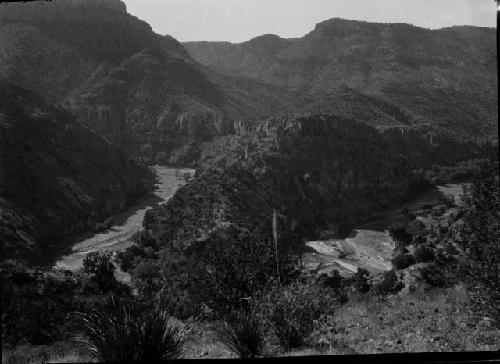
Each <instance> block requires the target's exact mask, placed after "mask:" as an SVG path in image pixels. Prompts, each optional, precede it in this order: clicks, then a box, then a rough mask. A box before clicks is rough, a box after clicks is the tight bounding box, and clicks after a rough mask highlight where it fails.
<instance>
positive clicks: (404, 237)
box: [389, 224, 413, 245]
mask: <svg viewBox="0 0 500 364" xmlns="http://www.w3.org/2000/svg"><path fill="white" fill-rule="evenodd" d="M389 235H390V236H391V238H392V239H393V240H394V241H396V242H400V243H401V244H402V245H408V244H410V243H411V240H412V238H413V236H412V235H411V234H410V233H409V232H408V230H407V226H406V225H405V224H394V225H391V226H390V227H389Z"/></svg>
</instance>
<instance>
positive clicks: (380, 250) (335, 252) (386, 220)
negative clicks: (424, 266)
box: [304, 184, 466, 277]
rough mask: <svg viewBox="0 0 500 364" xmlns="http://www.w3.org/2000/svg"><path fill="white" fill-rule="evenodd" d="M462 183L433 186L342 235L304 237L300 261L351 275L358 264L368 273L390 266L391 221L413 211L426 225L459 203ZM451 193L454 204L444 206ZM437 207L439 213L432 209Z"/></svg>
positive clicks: (319, 269) (321, 269)
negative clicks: (305, 250)
mask: <svg viewBox="0 0 500 364" xmlns="http://www.w3.org/2000/svg"><path fill="white" fill-rule="evenodd" d="M464 186H466V184H447V185H443V186H436V187H435V188H432V189H431V190H429V191H427V192H426V193H424V194H422V195H420V196H417V197H416V198H415V199H414V200H413V201H409V202H408V203H406V204H404V205H402V206H401V207H399V208H396V209H391V210H388V211H386V212H383V213H381V214H376V215H374V216H372V217H371V218H370V219H368V220H366V221H365V222H364V223H361V224H360V225H358V226H356V227H354V229H353V230H352V233H351V235H349V236H348V237H347V238H345V239H329V240H317V241H308V242H306V246H307V247H308V248H310V251H309V252H307V253H305V254H304V264H305V265H306V267H308V268H309V269H310V270H312V271H315V272H317V273H318V274H321V273H326V274H328V273H330V272H332V271H333V270H338V271H339V273H340V274H341V275H342V276H346V277H347V276H351V275H352V274H354V273H355V272H356V271H357V269H358V268H364V269H367V270H368V271H369V272H370V273H371V275H372V276H376V275H379V274H381V273H383V272H385V271H387V270H390V269H392V264H391V259H392V252H393V250H394V241H393V239H392V238H391V236H390V235H389V227H390V226H391V225H392V224H395V223H400V222H402V221H404V220H405V218H406V217H405V213H404V211H405V212H406V213H407V214H413V215H415V216H416V217H417V218H418V219H419V220H421V221H422V222H423V223H424V224H426V225H427V226H430V224H432V223H433V222H438V221H440V220H443V219H446V218H447V217H448V216H449V215H450V214H452V213H453V212H454V211H456V210H457V207H456V206H457V205H460V204H461V203H462V201H461V195H462V194H463V191H464ZM446 196H448V197H449V198H451V197H453V203H454V206H446V205H445V204H444V203H443V199H444V198H445V197H446ZM439 208H441V209H442V210H441V213H440V214H439V216H434V214H435V210H434V209H439Z"/></svg>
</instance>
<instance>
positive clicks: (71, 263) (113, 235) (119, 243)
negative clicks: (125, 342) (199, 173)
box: [55, 166, 195, 281]
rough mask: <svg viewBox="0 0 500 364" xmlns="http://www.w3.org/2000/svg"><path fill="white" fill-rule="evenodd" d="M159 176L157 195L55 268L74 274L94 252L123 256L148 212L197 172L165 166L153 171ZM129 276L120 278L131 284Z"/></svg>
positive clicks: (88, 240)
mask: <svg viewBox="0 0 500 364" xmlns="http://www.w3.org/2000/svg"><path fill="white" fill-rule="evenodd" d="M152 168H153V169H154V171H155V173H156V175H157V176H158V183H157V185H156V186H155V187H156V188H155V191H154V192H153V193H150V194H149V195H148V196H146V197H144V198H142V199H141V200H140V201H138V202H137V203H136V204H135V205H133V206H130V207H129V208H127V209H126V210H124V211H122V212H121V213H119V214H117V215H115V216H113V226H112V227H111V228H109V229H107V230H106V231H103V232H100V233H96V234H94V235H93V236H91V237H89V238H86V239H84V240H82V241H79V242H77V243H76V244H75V245H74V246H73V247H72V251H71V253H70V254H68V255H65V256H63V257H61V259H60V260H58V261H57V262H56V264H55V267H56V268H57V269H67V270H71V271H75V270H78V269H79V268H81V267H82V263H83V259H84V258H85V256H86V255H87V254H88V253H90V252H95V251H100V252H106V251H107V252H119V251H123V250H125V249H127V248H128V247H129V246H130V245H132V242H131V237H132V236H133V235H134V234H135V233H136V232H138V231H139V230H141V228H142V222H143V219H144V215H145V214H146V211H147V210H149V209H151V208H153V207H155V206H157V205H159V204H162V203H165V202H166V201H167V200H168V199H169V198H170V197H171V196H172V195H173V194H174V193H175V192H176V191H177V189H179V187H181V186H183V185H185V184H186V183H187V181H188V180H189V179H190V178H192V176H193V175H194V172H195V170H194V169H177V168H168V167H163V166H154V167H152ZM124 275H125V273H123V272H121V271H120V270H118V271H117V278H121V280H125V281H126V280H127V277H124Z"/></svg>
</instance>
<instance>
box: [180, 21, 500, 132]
mask: <svg viewBox="0 0 500 364" xmlns="http://www.w3.org/2000/svg"><path fill="white" fill-rule="evenodd" d="M495 44H496V32H495V29H492V28H477V27H465V26H463V27H452V28H444V29H439V30H428V29H423V28H418V27H414V26H411V25H408V24H379V23H367V22H360V21H350V20H343V19H331V20H327V21H324V22H322V23H319V24H317V25H316V28H315V29H314V30H313V31H312V32H310V33H309V34H307V35H305V36H304V37H303V38H300V39H280V38H278V37H276V36H263V37H258V38H255V39H252V40H250V41H248V42H244V43H241V44H231V43H220V42H190V43H184V46H185V47H186V48H187V50H188V51H189V52H190V54H191V55H192V56H193V58H195V59H196V60H198V61H199V62H200V63H202V64H204V65H206V66H208V67H211V68H213V69H215V70H217V71H220V72H224V73H227V74H230V75H235V76H245V77H252V78H254V79H258V80H261V81H264V82H267V83H270V84H274V85H277V86H280V87H284V88H286V89H287V90H289V91H301V92H305V93H308V94H310V95H313V96H314V97H315V98H325V103H329V101H328V100H329V99H330V96H331V94H332V93H333V94H334V96H335V94H336V92H337V90H338V88H339V87H341V86H347V87H349V88H351V89H355V90H357V91H361V92H363V93H365V94H368V95H371V96H376V97H380V98H382V99H383V100H384V101H386V102H390V103H393V104H396V105H398V107H400V108H402V109H406V110H407V111H409V112H410V113H411V114H413V118H414V119H415V122H416V124H418V125H425V124H429V125H431V126H432V127H433V129H434V130H435V131H446V132H447V133H448V134H449V135H454V136H458V137H460V138H464V139H477V138H484V139H497V130H498V126H497V120H498V109H497V98H498V92H497V68H496V53H495V49H496V47H495ZM336 96H338V94H337V95H336ZM335 100H338V98H336V97H334V98H333V101H332V102H331V103H334V102H335ZM327 111H331V110H327ZM390 121H391V120H389V122H390Z"/></svg>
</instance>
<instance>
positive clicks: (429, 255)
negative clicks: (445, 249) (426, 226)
mask: <svg viewBox="0 0 500 364" xmlns="http://www.w3.org/2000/svg"><path fill="white" fill-rule="evenodd" d="M413 254H414V256H415V261H416V262H417V263H428V262H432V261H433V260H434V259H435V258H436V253H435V252H434V249H432V248H431V247H429V246H426V245H420V246H418V247H417V248H416V249H415V251H414V253H413Z"/></svg>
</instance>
